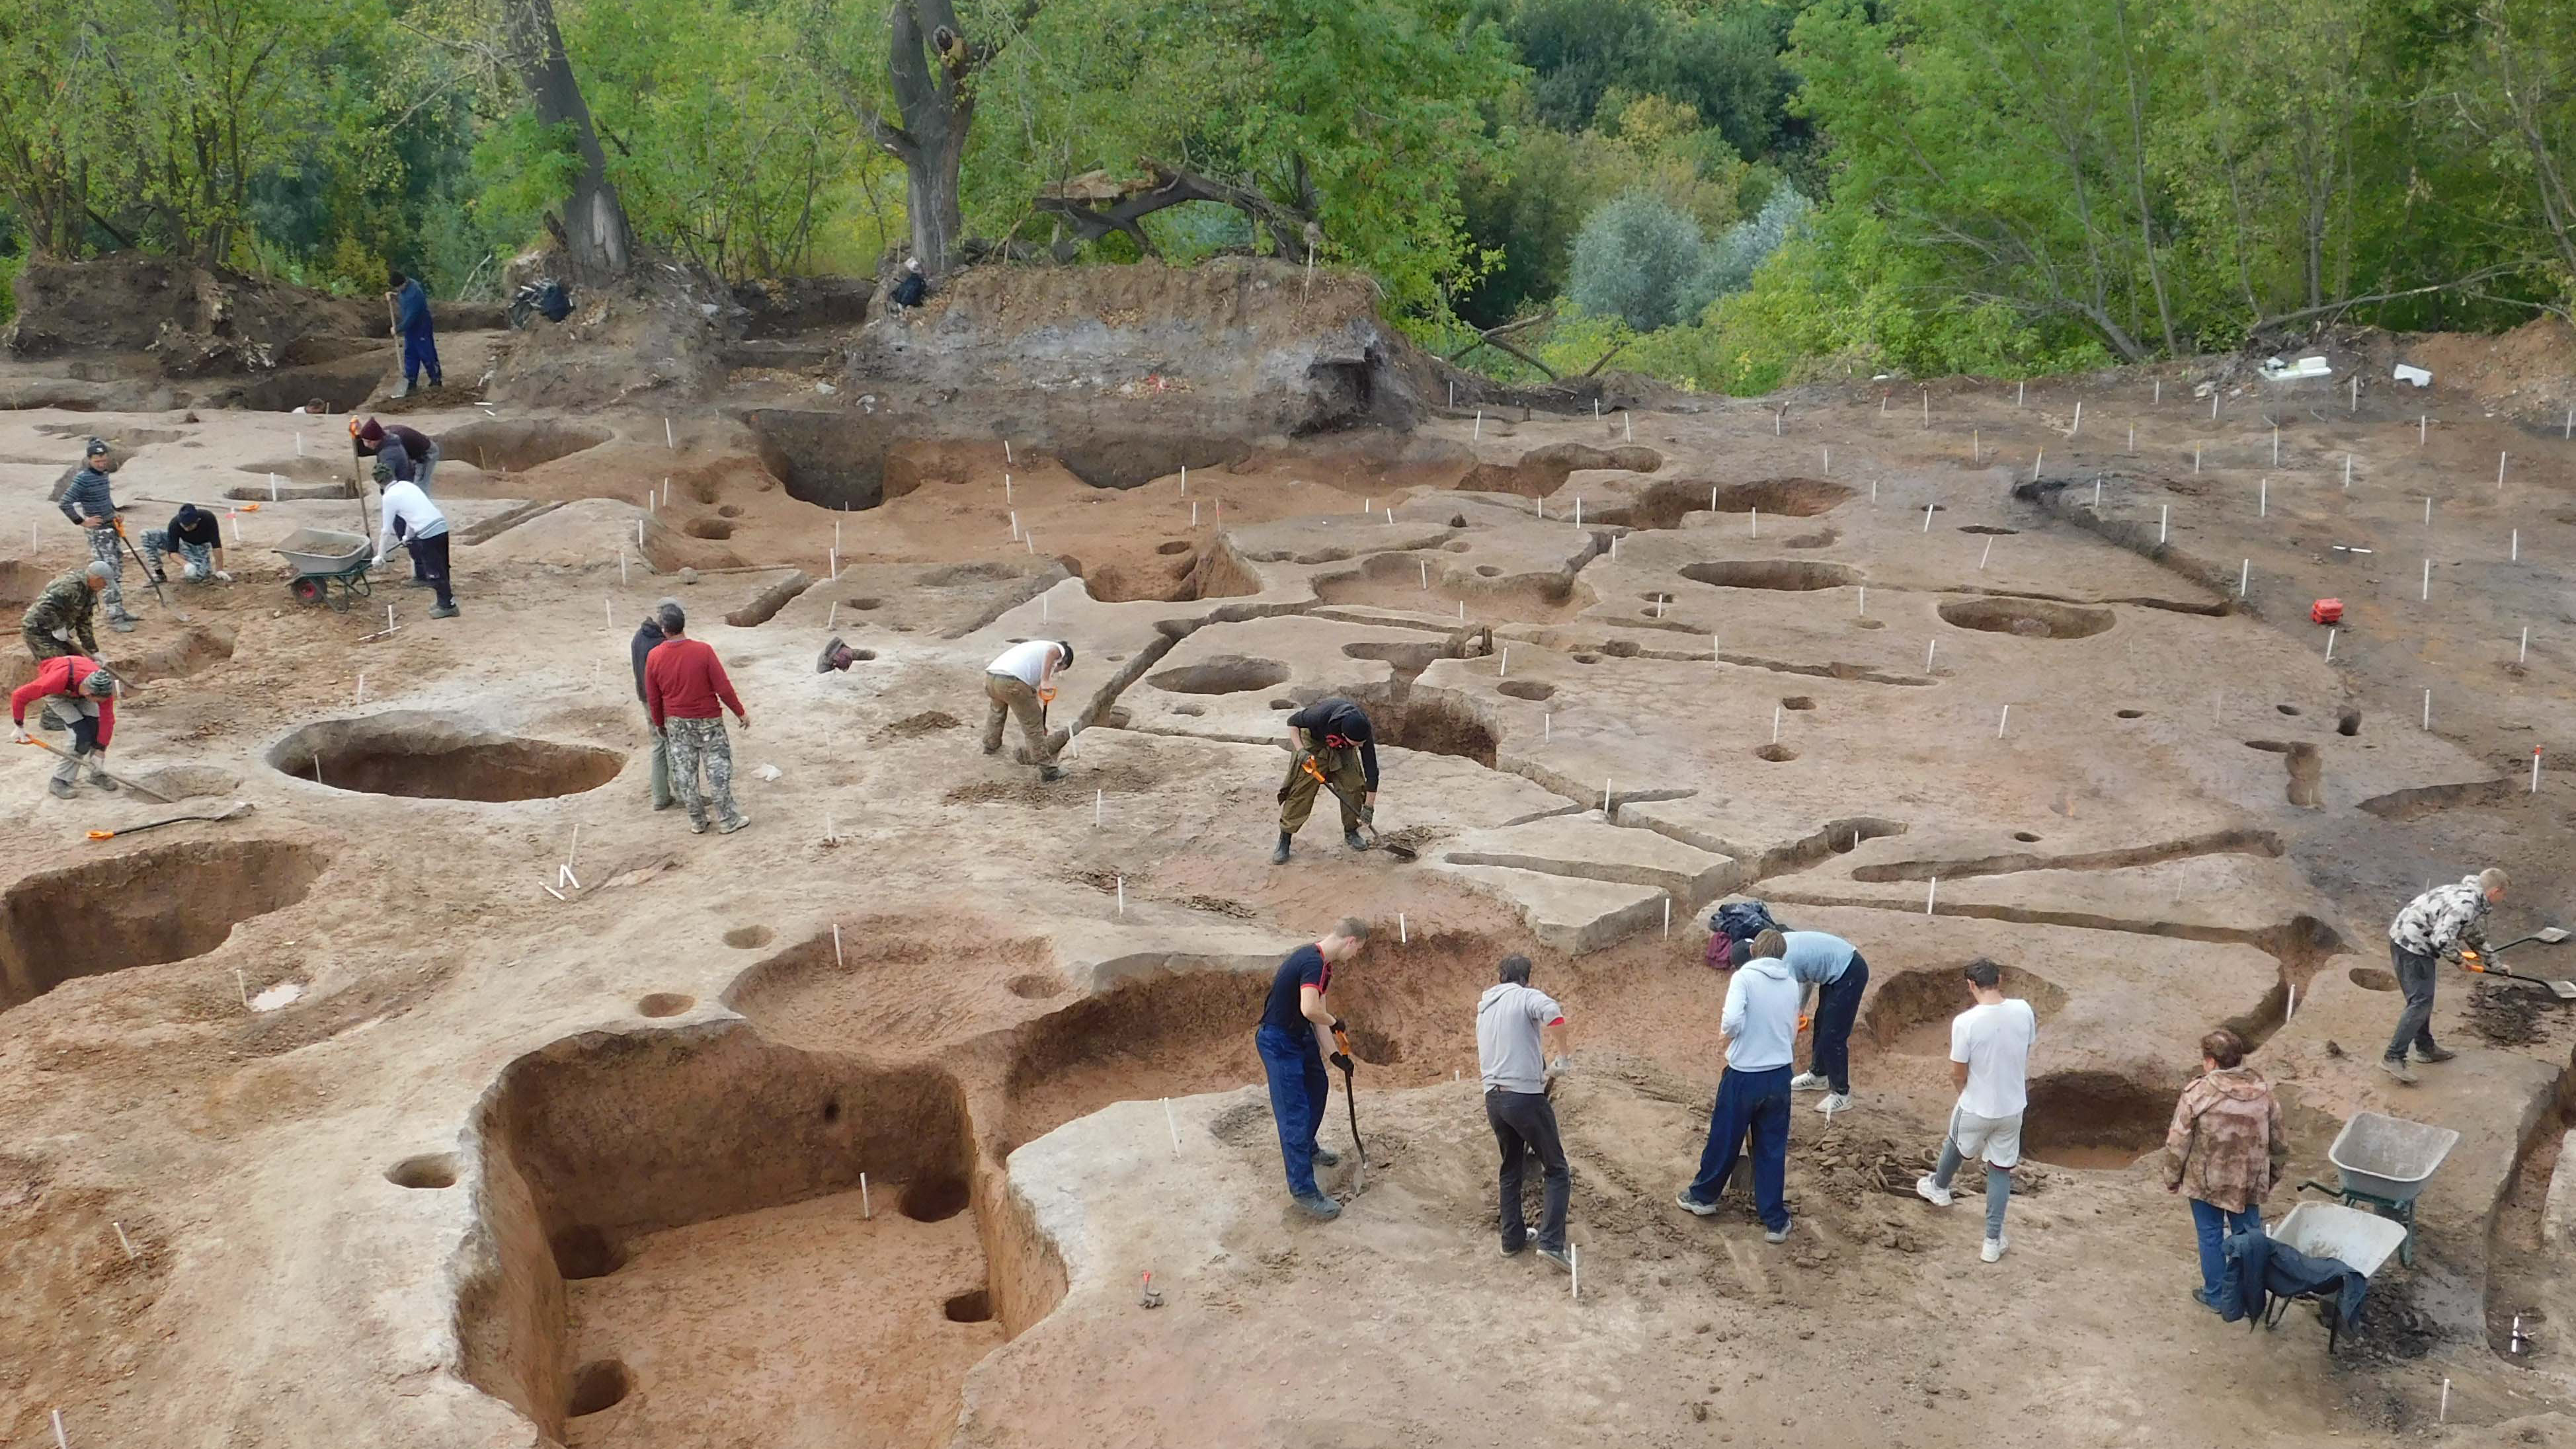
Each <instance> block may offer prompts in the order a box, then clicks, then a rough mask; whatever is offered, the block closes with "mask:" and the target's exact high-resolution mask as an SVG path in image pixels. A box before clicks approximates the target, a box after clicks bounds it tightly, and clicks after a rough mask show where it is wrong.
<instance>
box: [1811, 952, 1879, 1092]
mask: <svg viewBox="0 0 2576 1449" xmlns="http://www.w3.org/2000/svg"><path fill="white" fill-rule="evenodd" d="M1868 989H1869V963H1868V962H1867V961H1864V960H1862V959H1861V958H1860V953H1859V952H1857V951H1855V952H1853V953H1852V958H1851V964H1850V965H1848V966H1846V967H1844V968H1843V974H1842V975H1840V976H1838V977H1836V978H1834V979H1833V980H1832V981H1830V982H1828V983H1826V984H1825V985H1823V986H1819V987H1817V988H1816V1047H1815V1053H1814V1055H1813V1056H1811V1057H1810V1058H1809V1059H1808V1062H1807V1070H1809V1071H1811V1072H1814V1073H1815V1074H1816V1075H1817V1076H1820V1077H1823V1078H1825V1079H1826V1080H1828V1081H1830V1082H1832V1083H1833V1087H1834V1090H1835V1091H1837V1092H1849V1091H1850V1090H1851V1034H1852V1023H1853V1022H1855V1021H1857V1020H1859V1019H1860V997H1861V993H1862V992H1863V991H1866V990H1868Z"/></svg>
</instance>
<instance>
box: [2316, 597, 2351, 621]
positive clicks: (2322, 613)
mask: <svg viewBox="0 0 2576 1449" xmlns="http://www.w3.org/2000/svg"><path fill="white" fill-rule="evenodd" d="M2308 622H2309V623H2311V624H2340V623H2342V622H2343V600H2341V599H2319V600H2317V601H2316V602H2315V603H2313V604H2310V605H2309V606H2308Z"/></svg>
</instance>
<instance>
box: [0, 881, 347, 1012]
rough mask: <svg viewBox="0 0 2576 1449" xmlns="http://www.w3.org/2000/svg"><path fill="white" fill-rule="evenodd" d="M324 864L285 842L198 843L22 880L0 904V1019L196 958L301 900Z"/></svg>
mask: <svg viewBox="0 0 2576 1449" xmlns="http://www.w3.org/2000/svg"><path fill="white" fill-rule="evenodd" d="M324 864H325V857H324V856H323V854H322V853H321V852H320V851H319V850H316V849H315V848H313V847H312V846H309V845H304V844H300V843H297V842H294V841H285V840H199V841H190V842H188V843H186V844H183V845H165V846H162V847H160V848H158V849H154V850H138V851H134V852H131V853H129V854H125V855H118V856H110V857H109V858H107V859H105V860H93V861H87V862H84V863H82V864H80V865H76V866H71V867H69V868H67V869H63V870H53V871H44V872H40V873H38V874H35V875H30V876H27V877H25V878H24V879H22V880H20V881H19V882H18V883H17V884H15V885H13V886H11V887H9V891H8V894H7V895H6V896H0V1010H6V1009H7V1008H9V1007H12V1006H18V1005H21V1004H23V1003H25V1002H28V1001H32V1000H34V999H35V998H36V997H39V996H42V995H44V994H45V993H46V992H48V991H51V990H53V989H54V988H55V987H57V986H59V985H61V984H62V983H64V982H65V981H69V980H72V979H74V978H76V977H81V976H103V975H106V974H107V973H109V972H111V971H124V970H127V969H130V968H132V967H137V966H158V965H161V964H163V963H165V962H170V961H185V960H187V959H189V958H190V957H193V956H202V955H204V954H206V953H207V952H209V951H212V950H214V949H215V948H216V947H218V946H221V945H222V944H224V942H225V941H226V940H227V939H229V938H230V937H231V935H232V930H233V927H234V926H235V925H237V924H239V923H240V922H243V921H247V920H250V919H252V918H254V917H257V916H264V915H267V914H268V913H269V912H271V911H278V910H284V909H285V908H286V907H288V906H291V905H294V904H296V903H297V902H299V901H301V900H303V899H304V896H305V893H306V892H307V891H309V890H311V889H312V886H313V882H314V880H315V879H317V878H318V877H319V876H320V875H321V874H322V870H323V866H324Z"/></svg>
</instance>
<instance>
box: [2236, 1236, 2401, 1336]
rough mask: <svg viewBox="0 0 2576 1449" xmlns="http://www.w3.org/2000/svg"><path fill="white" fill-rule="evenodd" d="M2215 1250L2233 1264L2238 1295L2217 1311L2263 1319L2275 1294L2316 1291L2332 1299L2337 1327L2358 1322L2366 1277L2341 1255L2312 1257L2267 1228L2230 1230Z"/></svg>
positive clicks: (2344, 1328) (2301, 1294)
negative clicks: (2253, 1230) (2223, 1241)
mask: <svg viewBox="0 0 2576 1449" xmlns="http://www.w3.org/2000/svg"><path fill="white" fill-rule="evenodd" d="M2219 1251H2220V1252H2221V1253H2222V1254H2224V1255H2225V1256H2226V1257H2227V1258H2228V1259H2229V1260H2231V1261H2233V1262H2234V1263H2235V1264H2236V1294H2235V1298H2234V1300H2233V1301H2230V1302H2224V1303H2221V1304H2220V1305H2219V1316H2220V1317H2222V1318H2224V1319H2226V1320H2227V1321H2228V1322H2230V1323H2234V1322H2235V1321H2236V1320H2238V1319H2239V1318H2244V1319H2250V1320H2251V1321H2253V1322H2255V1323H2261V1322H2262V1321H2263V1316H2264V1313H2265V1312H2266V1310H2267V1309H2269V1308H2270V1306H2271V1305H2270V1303H2269V1301H2268V1300H2270V1299H2273V1298H2304V1297H2308V1296H2310V1295H2314V1296H2316V1297H2319V1298H2330V1299H2332V1300H2333V1301H2334V1309H2335V1322H2336V1323H2337V1324H2338V1325H2339V1327H2338V1329H2337V1331H2338V1332H2340V1333H2350V1332H2352V1330H2353V1325H2355V1324H2356V1323H2359V1322H2360V1321H2361V1300H2362V1299H2363V1298H2364V1297H2366V1296H2367V1295H2368V1294H2369V1292H2370V1280H2369V1279H2368V1278H2365V1277H2363V1276H2362V1275H2361V1271H2360V1270H2359V1269H2357V1268H2354V1267H2353V1266H2351V1265H2350V1264H2348V1263H2346V1262H2344V1261H2343V1260H2342V1259H2341V1258H2311V1257H2309V1256H2308V1255H2307V1254H2305V1253H2302V1252H2300V1251H2299V1250H2298V1249H2296V1248H2293V1247H2291V1246H2290V1245H2289V1244H2287V1243H2283V1242H2278V1241H2275V1240H2274V1239H2273V1238H2272V1236H2271V1235H2270V1234H2268V1233H2232V1234H2230V1235H2228V1238H2227V1241H2226V1242H2225V1243H2223V1244H2221V1245H2220V1247H2219Z"/></svg>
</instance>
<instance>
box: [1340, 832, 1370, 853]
mask: <svg viewBox="0 0 2576 1449" xmlns="http://www.w3.org/2000/svg"><path fill="white" fill-rule="evenodd" d="M1342 844H1344V845H1347V846H1349V847H1350V848H1351V849H1353V850H1366V849H1368V842H1367V841H1365V840H1362V839H1360V833H1359V832H1358V831H1356V830H1345V831H1343V832H1342Z"/></svg>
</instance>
